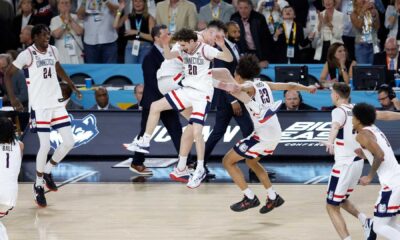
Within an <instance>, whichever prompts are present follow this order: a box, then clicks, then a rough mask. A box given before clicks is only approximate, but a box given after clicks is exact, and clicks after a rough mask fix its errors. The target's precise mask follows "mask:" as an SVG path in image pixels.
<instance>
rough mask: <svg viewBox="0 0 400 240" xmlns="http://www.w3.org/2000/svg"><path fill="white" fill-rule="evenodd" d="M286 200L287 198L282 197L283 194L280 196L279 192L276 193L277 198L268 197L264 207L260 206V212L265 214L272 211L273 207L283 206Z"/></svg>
mask: <svg viewBox="0 0 400 240" xmlns="http://www.w3.org/2000/svg"><path fill="white" fill-rule="evenodd" d="M284 202H285V200H283V198H281V196H279V195H278V194H277V195H276V198H275V200H271V199H269V198H267V203H266V204H265V205H264V206H263V207H262V208H260V213H262V214H265V213H268V212H271V211H272V209H274V208H276V207H279V206H281V205H282V204H283V203H284Z"/></svg>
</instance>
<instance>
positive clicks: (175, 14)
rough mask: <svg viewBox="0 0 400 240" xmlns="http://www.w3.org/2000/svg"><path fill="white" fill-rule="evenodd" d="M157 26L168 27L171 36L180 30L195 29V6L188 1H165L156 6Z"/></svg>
mask: <svg viewBox="0 0 400 240" xmlns="http://www.w3.org/2000/svg"><path fill="white" fill-rule="evenodd" d="M156 15H157V16H156V22H157V24H164V25H166V26H168V29H169V32H170V33H171V34H173V33H175V32H177V31H179V30H181V29H182V28H190V29H195V28H196V26H197V24H196V23H197V10H196V6H195V5H194V4H193V3H192V2H189V1H188V0H165V1H162V2H160V3H158V4H157V10H156Z"/></svg>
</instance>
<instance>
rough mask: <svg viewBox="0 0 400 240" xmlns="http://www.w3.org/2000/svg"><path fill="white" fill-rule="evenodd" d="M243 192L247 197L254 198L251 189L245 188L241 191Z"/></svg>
mask: <svg viewBox="0 0 400 240" xmlns="http://www.w3.org/2000/svg"><path fill="white" fill-rule="evenodd" d="M243 194H244V195H245V196H246V197H247V198H248V199H254V197H255V195H254V193H253V191H251V190H250V188H246V189H245V190H244V191H243Z"/></svg>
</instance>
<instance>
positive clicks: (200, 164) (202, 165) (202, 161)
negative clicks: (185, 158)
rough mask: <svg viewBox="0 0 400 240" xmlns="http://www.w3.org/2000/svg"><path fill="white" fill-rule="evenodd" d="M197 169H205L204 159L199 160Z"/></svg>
mask: <svg viewBox="0 0 400 240" xmlns="http://www.w3.org/2000/svg"><path fill="white" fill-rule="evenodd" d="M196 169H203V170H204V160H197V166H196Z"/></svg>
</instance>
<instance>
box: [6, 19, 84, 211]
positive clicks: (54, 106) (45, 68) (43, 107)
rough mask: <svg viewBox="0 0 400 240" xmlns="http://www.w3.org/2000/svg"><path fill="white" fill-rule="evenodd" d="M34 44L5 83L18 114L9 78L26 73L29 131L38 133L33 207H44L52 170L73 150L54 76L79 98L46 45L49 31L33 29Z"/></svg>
mask: <svg viewBox="0 0 400 240" xmlns="http://www.w3.org/2000/svg"><path fill="white" fill-rule="evenodd" d="M31 35H32V39H33V41H34V44H32V45H31V46H29V47H28V48H27V49H26V50H24V51H23V52H21V53H20V54H19V55H18V57H17V59H16V60H15V61H14V62H13V64H12V65H11V66H10V67H9V68H8V69H7V71H6V74H5V83H6V87H7V94H8V96H9V98H10V102H11V104H12V106H13V107H14V108H15V109H16V110H18V111H20V110H22V109H23V108H22V104H21V103H20V102H19V101H18V99H17V98H16V97H15V95H14V91H13V87H12V83H11V78H12V76H13V75H14V74H15V73H16V72H17V70H18V69H23V70H24V72H25V77H26V83H27V85H28V97H29V105H30V108H31V127H32V130H34V131H36V132H37V133H38V137H39V142H40V147H39V151H38V154H37V157H36V175H37V177H36V181H35V183H34V185H33V188H34V192H35V200H36V203H37V204H38V205H39V206H40V207H45V206H47V202H46V198H45V196H44V185H45V184H46V186H47V187H48V188H49V190H51V191H57V186H56V184H55V183H54V181H53V177H52V175H51V169H52V168H53V167H54V166H55V165H57V163H59V162H60V161H61V160H62V159H63V158H64V157H65V156H66V155H67V153H68V152H69V151H70V150H71V149H72V147H73V146H74V139H73V135H72V130H71V123H70V119H69V116H68V113H67V111H66V109H65V106H64V103H63V97H62V94H61V89H60V85H59V83H58V79H57V76H59V77H60V78H61V79H62V80H64V81H65V82H67V83H68V85H69V86H70V87H71V89H73V90H74V91H75V92H76V94H77V97H78V98H81V97H82V94H81V93H80V92H79V90H78V89H77V88H76V87H75V86H74V84H73V82H72V81H71V79H70V78H69V77H68V76H67V74H66V73H65V71H64V69H63V68H62V67H61V65H60V63H59V56H58V51H57V49H56V48H55V47H54V46H51V45H49V40H50V29H49V28H48V27H47V26H45V25H42V24H39V25H36V26H35V27H33V29H32V34H31ZM51 128H52V129H55V130H57V131H58V132H59V133H60V135H61V137H62V143H61V144H60V145H59V146H58V147H57V149H55V151H54V154H53V156H52V157H51V159H50V161H48V162H47V163H46V161H47V154H48V152H49V151H50V130H51Z"/></svg>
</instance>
